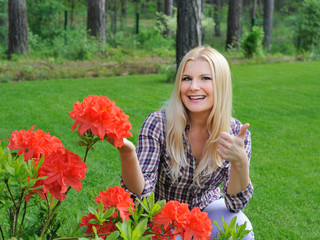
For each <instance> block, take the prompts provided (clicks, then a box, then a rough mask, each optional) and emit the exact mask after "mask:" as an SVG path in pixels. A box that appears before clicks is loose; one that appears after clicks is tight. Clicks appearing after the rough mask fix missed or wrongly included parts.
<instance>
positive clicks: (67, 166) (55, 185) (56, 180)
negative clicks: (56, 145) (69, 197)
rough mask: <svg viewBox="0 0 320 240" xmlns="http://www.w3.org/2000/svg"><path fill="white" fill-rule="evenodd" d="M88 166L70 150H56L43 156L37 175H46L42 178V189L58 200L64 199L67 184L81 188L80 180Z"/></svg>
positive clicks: (77, 188)
mask: <svg viewBox="0 0 320 240" xmlns="http://www.w3.org/2000/svg"><path fill="white" fill-rule="evenodd" d="M87 170H88V167H87V166H86V165H85V163H84V162H82V161H81V158H80V157H79V156H78V155H76V154H74V153H72V152H70V151H69V150H68V149H65V150H64V151H62V150H58V151H55V152H53V153H51V154H50V155H48V156H46V157H45V161H44V162H43V164H42V166H41V167H40V169H39V176H40V177H42V176H48V177H47V178H46V179H43V180H42V183H43V191H44V192H45V193H47V192H50V193H51V194H52V195H53V196H54V197H55V198H57V199H58V200H60V201H63V200H64V199H65V197H66V196H65V193H66V192H67V190H68V186H70V187H72V188H74V189H76V190H77V191H79V190H81V189H82V184H81V180H83V179H84V177H85V174H86V171H87Z"/></svg>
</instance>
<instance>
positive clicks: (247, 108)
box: [0, 62, 320, 239]
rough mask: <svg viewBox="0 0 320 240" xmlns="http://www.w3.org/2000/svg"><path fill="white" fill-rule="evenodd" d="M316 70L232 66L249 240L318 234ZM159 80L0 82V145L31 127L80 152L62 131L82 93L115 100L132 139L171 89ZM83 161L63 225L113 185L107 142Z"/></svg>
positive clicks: (116, 169)
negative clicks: (244, 156) (246, 130)
mask: <svg viewBox="0 0 320 240" xmlns="http://www.w3.org/2000/svg"><path fill="white" fill-rule="evenodd" d="M319 74H320V63H319V62H295V63H277V64H261V65H236V66H233V67H232V77H233V92H234V114H233V115H234V116H235V117H236V118H238V119H239V120H241V121H242V122H243V123H244V122H249V123H250V124H251V126H250V131H251V133H252V140H253V152H252V159H251V167H250V175H251V179H252V182H253V184H254V187H255V193H254V197H253V198H252V200H251V201H250V203H249V205H248V206H247V207H246V208H245V210H244V212H245V213H246V214H247V216H248V217H249V219H250V220H251V222H252V224H253V227H254V231H255V236H256V239H318V236H319V234H320V232H319V225H320V194H319V187H318V184H319V183H320V182H319V177H318V173H319V171H320V167H319V155H320V154H319V152H320V151H319V146H318V145H319V135H320V127H319V119H320V116H319V115H320V113H319V101H320V82H319ZM165 78H166V76H165V75H136V76H126V77H110V78H96V79H88V78H86V79H64V80H48V81H32V82H8V83H2V84H0V96H1V100H2V104H1V105H0V138H1V145H2V146H6V145H7V143H8V139H7V138H8V137H10V134H11V132H13V131H14V130H15V129H29V128H30V127H31V126H32V125H35V127H36V128H39V129H43V130H44V131H46V132H50V133H51V135H55V136H57V137H58V138H60V139H61V141H62V142H63V144H64V145H65V146H66V147H67V148H70V149H71V151H74V152H76V153H78V154H79V155H80V156H83V154H84V149H80V148H79V147H77V146H76V145H74V144H72V142H74V141H77V137H76V134H75V133H74V132H72V131H71V129H70V127H71V125H72V123H73V122H72V120H71V119H70V118H69V117H68V112H69V111H70V110H71V109H72V104H73V103H74V102H76V101H81V100H82V99H83V98H84V97H86V96H87V95H89V94H96V95H105V96H108V97H109V98H110V99H112V100H114V101H116V103H117V105H118V106H120V107H121V108H122V109H123V110H124V112H125V113H126V114H128V115H129V116H130V119H129V120H130V121H131V122H132V124H133V129H132V132H133V137H132V138H131V140H132V141H133V142H136V139H137V135H138V132H139V129H140V127H141V125H142V122H143V120H144V119H145V117H146V116H147V115H148V114H149V113H150V112H152V111H155V110H157V109H158V108H159V107H161V106H162V105H163V103H164V102H165V101H166V100H167V99H168V97H169V95H170V93H171V91H172V88H173V85H172V84H167V83H166V82H165ZM87 164H88V166H89V171H88V173H87V176H86V178H85V179H84V180H83V190H81V191H80V192H78V193H75V192H74V191H71V192H70V193H69V194H68V197H67V199H66V201H65V202H64V203H63V204H62V206H63V212H64V213H65V214H67V215H68V218H69V223H66V225H65V229H66V228H72V226H73V227H74V226H75V225H76V224H77V222H79V219H80V217H81V216H82V215H86V214H87V213H88V211H87V206H88V205H90V204H91V202H92V198H93V197H94V196H95V194H96V193H97V192H99V191H101V190H105V189H106V187H107V186H113V185H118V184H119V177H120V163H119V156H118V154H117V151H116V150H114V149H113V148H112V147H111V146H110V145H109V144H108V143H106V142H103V143H101V142H100V143H98V144H97V146H96V151H95V152H90V154H89V159H88V162H87ZM91 205H92V204H91ZM75 206H76V207H75ZM1 215H2V213H1ZM65 231H67V230H65ZM69 231H71V230H70V229H69Z"/></svg>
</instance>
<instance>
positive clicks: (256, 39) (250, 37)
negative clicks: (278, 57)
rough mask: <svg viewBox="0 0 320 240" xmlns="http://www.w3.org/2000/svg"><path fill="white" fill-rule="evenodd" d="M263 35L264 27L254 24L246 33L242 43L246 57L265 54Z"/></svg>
mask: <svg viewBox="0 0 320 240" xmlns="http://www.w3.org/2000/svg"><path fill="white" fill-rule="evenodd" d="M263 36H264V33H263V29H262V27H258V26H254V27H253V28H252V31H251V32H250V33H248V34H246V36H245V38H244V40H243V41H242V43H241V48H242V49H243V51H244V55H245V57H246V58H252V57H253V56H254V55H257V56H263V50H262V49H263V48H262V40H263Z"/></svg>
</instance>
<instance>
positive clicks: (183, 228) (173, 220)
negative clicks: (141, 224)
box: [152, 201, 212, 240]
mask: <svg viewBox="0 0 320 240" xmlns="http://www.w3.org/2000/svg"><path fill="white" fill-rule="evenodd" d="M153 221H154V223H155V224H154V226H153V227H152V231H154V232H155V233H159V229H161V226H163V228H164V230H165V231H168V230H170V229H172V228H174V234H175V235H176V234H179V235H181V236H182V238H183V239H184V240H190V239H191V238H192V237H193V239H194V240H204V239H209V238H210V235H211V230H212V225H211V220H210V218H209V217H208V214H207V213H206V212H201V211H200V209H199V208H197V207H196V208H194V209H192V210H191V211H190V210H189V207H188V204H186V203H179V202H178V201H169V202H167V203H166V204H165V206H164V207H163V209H162V210H161V212H159V213H158V214H157V215H156V216H155V217H154V219H153ZM155 239H157V238H155Z"/></svg>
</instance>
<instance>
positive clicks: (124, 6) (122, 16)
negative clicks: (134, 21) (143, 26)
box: [120, 0, 127, 30]
mask: <svg viewBox="0 0 320 240" xmlns="http://www.w3.org/2000/svg"><path fill="white" fill-rule="evenodd" d="M120 4H121V7H120V8H121V10H120V12H121V13H120V29H121V30H123V26H124V23H125V22H126V21H125V19H126V17H127V0H121V2H120Z"/></svg>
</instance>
